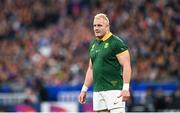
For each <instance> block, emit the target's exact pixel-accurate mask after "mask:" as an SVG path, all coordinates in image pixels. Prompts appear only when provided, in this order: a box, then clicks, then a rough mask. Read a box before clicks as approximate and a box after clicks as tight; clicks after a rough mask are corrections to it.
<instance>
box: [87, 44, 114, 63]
mask: <svg viewBox="0 0 180 113" xmlns="http://www.w3.org/2000/svg"><path fill="white" fill-rule="evenodd" d="M112 55H113V50H112V47H111V44H110V43H109V42H95V43H94V44H93V45H92V46H91V48H90V57H91V59H92V60H95V59H98V58H99V59H106V58H109V57H112Z"/></svg>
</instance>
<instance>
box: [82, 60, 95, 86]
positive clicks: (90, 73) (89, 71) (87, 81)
mask: <svg viewBox="0 0 180 113" xmlns="http://www.w3.org/2000/svg"><path fill="white" fill-rule="evenodd" d="M92 82H93V71H92V62H91V59H90V60H89V66H88V69H87V72H86V77H85V81H84V85H85V86H86V87H89V86H91V84H92Z"/></svg>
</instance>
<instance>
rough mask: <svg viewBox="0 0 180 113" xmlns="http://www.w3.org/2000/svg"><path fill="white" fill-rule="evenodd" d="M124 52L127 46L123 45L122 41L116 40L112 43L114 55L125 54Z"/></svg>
mask: <svg viewBox="0 0 180 113" xmlns="http://www.w3.org/2000/svg"><path fill="white" fill-rule="evenodd" d="M126 50H128V46H127V44H125V43H124V41H123V40H121V39H117V41H115V43H114V52H115V55H117V54H120V53H122V52H125V51H126Z"/></svg>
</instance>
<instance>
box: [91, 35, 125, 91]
mask: <svg viewBox="0 0 180 113" xmlns="http://www.w3.org/2000/svg"><path fill="white" fill-rule="evenodd" d="M127 51H128V47H127V45H126V44H125V43H124V42H123V41H122V40H121V39H120V38H119V37H117V36H115V35H113V34H112V33H109V34H107V35H106V36H104V37H103V38H102V39H101V40H99V39H95V40H93V41H92V42H91V44H90V47H89V55H90V58H91V61H92V67H93V84H94V91H106V90H121V89H122V86H123V78H122V66H121V65H120V63H119V61H118V59H117V57H116V55H118V54H123V53H124V52H127Z"/></svg>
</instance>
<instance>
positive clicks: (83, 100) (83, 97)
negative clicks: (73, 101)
mask: <svg viewBox="0 0 180 113" xmlns="http://www.w3.org/2000/svg"><path fill="white" fill-rule="evenodd" d="M78 100H79V103H81V104H84V103H86V93H84V92H81V93H80V95H79V97H78Z"/></svg>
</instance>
